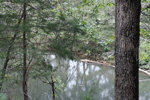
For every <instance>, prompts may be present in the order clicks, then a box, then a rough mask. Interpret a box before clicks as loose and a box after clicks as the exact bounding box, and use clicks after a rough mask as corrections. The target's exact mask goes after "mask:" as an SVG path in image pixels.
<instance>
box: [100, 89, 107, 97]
mask: <svg viewBox="0 0 150 100" xmlns="http://www.w3.org/2000/svg"><path fill="white" fill-rule="evenodd" d="M108 92H109V89H107V88H106V89H103V91H102V92H101V96H102V97H107V96H108V95H109V93H108Z"/></svg>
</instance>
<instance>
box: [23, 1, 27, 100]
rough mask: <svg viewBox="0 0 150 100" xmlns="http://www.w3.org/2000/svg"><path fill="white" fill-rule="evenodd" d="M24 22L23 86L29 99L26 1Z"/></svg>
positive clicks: (25, 99)
mask: <svg viewBox="0 0 150 100" xmlns="http://www.w3.org/2000/svg"><path fill="white" fill-rule="evenodd" d="M23 13H24V15H23V19H24V20H23V24H24V31H23V76H22V77H23V81H22V88H23V95H24V100H28V89H27V64H26V51H27V50H26V49H27V48H26V30H25V28H26V27H25V26H26V23H25V21H26V3H24V11H23Z"/></svg>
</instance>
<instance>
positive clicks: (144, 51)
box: [139, 41, 150, 65]
mask: <svg viewBox="0 0 150 100" xmlns="http://www.w3.org/2000/svg"><path fill="white" fill-rule="evenodd" d="M139 58H140V64H141V65H145V64H149V61H150V44H149V41H144V42H141V45H140V54H139Z"/></svg>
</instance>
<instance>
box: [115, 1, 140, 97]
mask: <svg viewBox="0 0 150 100" xmlns="http://www.w3.org/2000/svg"><path fill="white" fill-rule="evenodd" d="M115 2H116V9H115V14H116V15H115V22H116V24H115V30H116V32H115V100H139V96H138V95H139V88H138V86H139V81H138V73H139V71H138V68H139V31H140V27H139V22H140V12H141V0H116V1H115Z"/></svg>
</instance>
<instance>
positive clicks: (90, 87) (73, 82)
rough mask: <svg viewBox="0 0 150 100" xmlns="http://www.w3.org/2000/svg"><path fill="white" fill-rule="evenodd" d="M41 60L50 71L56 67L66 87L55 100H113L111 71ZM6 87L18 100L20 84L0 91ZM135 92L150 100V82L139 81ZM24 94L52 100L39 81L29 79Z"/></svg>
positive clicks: (46, 86)
mask: <svg viewBox="0 0 150 100" xmlns="http://www.w3.org/2000/svg"><path fill="white" fill-rule="evenodd" d="M44 58H45V61H46V62H47V63H49V64H51V65H52V66H53V67H54V68H56V67H58V69H57V71H56V75H59V76H60V77H61V80H62V82H63V83H64V84H65V85H66V86H65V87H64V88H63V89H62V91H57V93H58V96H57V98H56V100H85V98H86V97H87V98H88V97H91V98H92V100H114V77H115V73H114V68H111V67H104V66H103V65H93V64H87V63H84V62H80V61H75V60H74V61H72V60H69V59H65V60H64V59H62V58H60V57H58V56H56V55H53V54H46V55H44ZM143 79H149V77H147V76H144V75H141V76H140V80H143ZM9 87H10V88H11V91H13V98H14V99H15V100H20V99H17V98H22V95H21V94H22V91H21V83H20V84H19V83H17V84H16V85H15V86H14V85H11V81H9V82H7V83H5V85H4V91H5V92H8V91H9V92H10V90H9V89H10V88H9ZM8 88H9V89H8ZM139 88H140V100H150V82H149V81H140V86H139ZM28 91H29V96H30V97H29V98H30V99H31V100H52V91H51V86H50V85H49V84H45V83H43V82H42V79H32V78H30V79H29V81H28ZM9 94H12V92H10V93H9Z"/></svg>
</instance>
